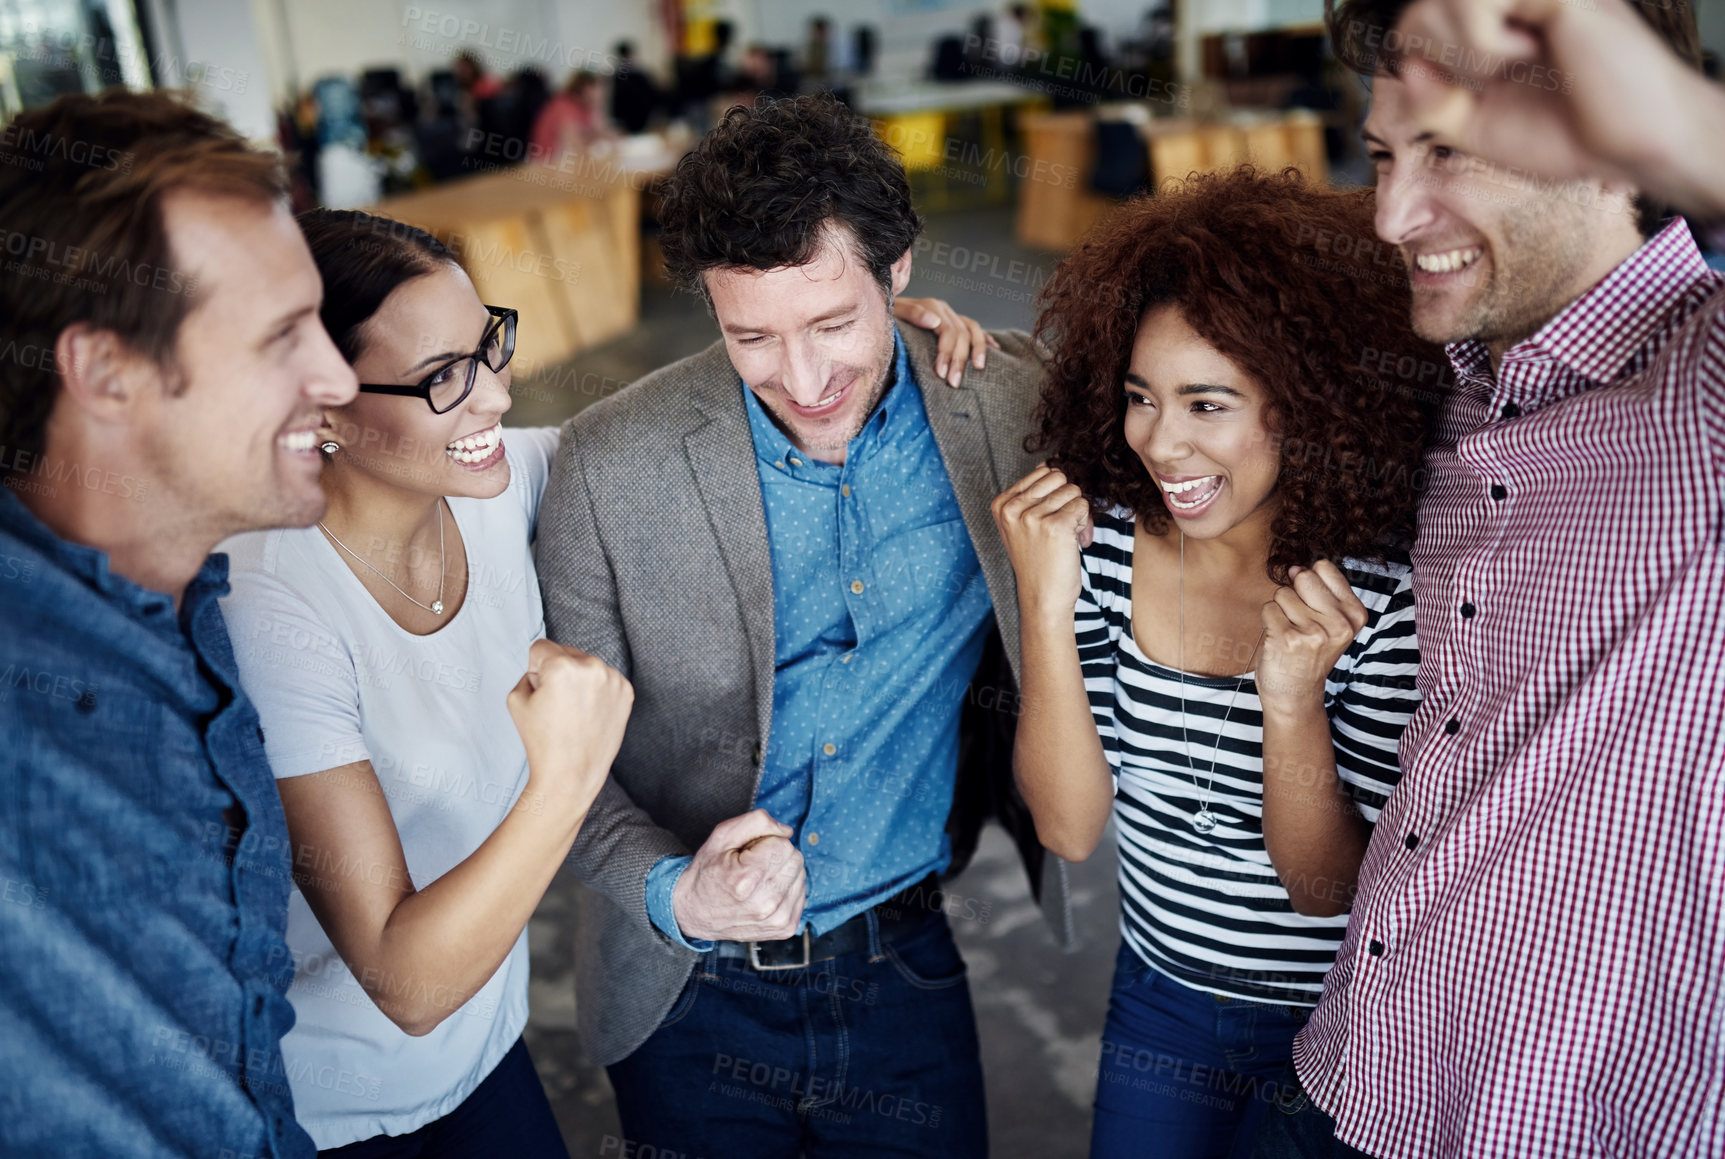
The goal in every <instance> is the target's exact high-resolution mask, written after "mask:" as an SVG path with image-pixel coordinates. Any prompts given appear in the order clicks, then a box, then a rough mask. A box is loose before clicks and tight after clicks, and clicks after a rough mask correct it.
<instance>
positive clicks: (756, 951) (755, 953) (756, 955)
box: [749, 926, 811, 971]
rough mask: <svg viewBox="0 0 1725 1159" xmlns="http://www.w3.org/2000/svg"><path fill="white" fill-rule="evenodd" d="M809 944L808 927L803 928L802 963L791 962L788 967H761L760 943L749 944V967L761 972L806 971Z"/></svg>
mask: <svg viewBox="0 0 1725 1159" xmlns="http://www.w3.org/2000/svg"><path fill="white" fill-rule="evenodd" d="M810 944H811V940H810V938H809V927H807V926H804V927H803V960H802V961H800V962H792V963H791V964H790V965H788V966H763V965H762V964H761V953H760V950H761V943H759V942H750V943H749V965H751V966H753V967H754V968H755V969H757V970H762V971H771V970H806V969H808V965H809V947H810Z"/></svg>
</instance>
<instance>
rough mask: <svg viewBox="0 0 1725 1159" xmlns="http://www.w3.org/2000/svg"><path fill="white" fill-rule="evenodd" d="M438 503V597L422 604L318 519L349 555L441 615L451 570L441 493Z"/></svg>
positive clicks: (396, 588)
mask: <svg viewBox="0 0 1725 1159" xmlns="http://www.w3.org/2000/svg"><path fill="white" fill-rule="evenodd" d="M437 503H438V507H437V555H438V561H439V564H438V570H437V598H436V599H435V600H432V601H431V602H430V603H429V604H422V603H420V602H419V601H418V600H416V599H414V598H413V597H412V596H410V595H408V594H407V593H406V592H401V587H400V585H399V584H397V583H396V582H395V581H394V580H392V579H390V578H389V577H388V576H386V575H384V574H383V573H382V572H381V571H378V570H377V568H375V567H372V565H371V563H370V562H368V561H367V560H366V558H365V556H363V555H361V554H359V552H357V551H355V550H354V549H353V548H351V547H349V546H348V545H347V544H345V543H343V542H342V541H341V540H339V539H336V537H335V532H333V531H331V530H330V529H329V528H327V527H324V525H323V521H322V520H321V519H320V520H319V521H318V526H319V527H320V528H322V529H323V533H324V534H325V535H327V536H329V538H330V540H331V542H333V543H334V544H335V545H336V546H337V547H339V548H341V549H342V550H343V551H345V552H347V553H348V554H349V555H351V556H353V558H355V559H357V560H359V562H361V563H363V564H365V566H366V567H369V568H371V570H372V571H373V572H375V573H376V574H377V577H378V578H379V579H381V580H382V581H383V582H384V583H386V584H388V585H389V586H390V587H392V588H394V589H395V590H396V591H398V592H401V594H402V596H403V598H405V599H406V600H408V601H409V602H410V603H412V604H414V605H415V606H417V607H421V608H424V609H425V610H426V611H428V612H430V613H432V614H433V615H436V616H441V615H442V614H443V580H444V576H446V575H447V574H448V572H449V556H448V554H447V553H446V552H445V551H444V549H443V497H442V496H441V495H440V496H438V498H437Z"/></svg>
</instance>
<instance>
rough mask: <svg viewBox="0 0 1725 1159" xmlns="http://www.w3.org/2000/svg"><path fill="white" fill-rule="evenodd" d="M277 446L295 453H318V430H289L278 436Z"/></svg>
mask: <svg viewBox="0 0 1725 1159" xmlns="http://www.w3.org/2000/svg"><path fill="white" fill-rule="evenodd" d="M276 446H278V447H280V448H281V449H282V450H284V451H286V452H288V453H289V454H293V455H313V454H316V453H317V431H316V429H315V428H313V429H308V430H303V431H288V432H287V433H285V434H280V435H277V436H276Z"/></svg>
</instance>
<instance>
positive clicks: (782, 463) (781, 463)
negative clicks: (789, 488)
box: [773, 459, 785, 471]
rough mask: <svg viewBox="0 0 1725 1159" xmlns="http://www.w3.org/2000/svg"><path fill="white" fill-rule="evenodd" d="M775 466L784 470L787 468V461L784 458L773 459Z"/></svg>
mask: <svg viewBox="0 0 1725 1159" xmlns="http://www.w3.org/2000/svg"><path fill="white" fill-rule="evenodd" d="M773 466H775V467H777V468H778V469H779V470H781V471H783V470H784V469H785V461H784V460H783V459H775V460H773Z"/></svg>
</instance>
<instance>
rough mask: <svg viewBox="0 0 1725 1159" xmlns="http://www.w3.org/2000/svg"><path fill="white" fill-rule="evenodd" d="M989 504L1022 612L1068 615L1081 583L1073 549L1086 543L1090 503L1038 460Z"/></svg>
mask: <svg viewBox="0 0 1725 1159" xmlns="http://www.w3.org/2000/svg"><path fill="white" fill-rule="evenodd" d="M991 509H992V510H993V512H994V524H995V526H996V527H998V528H999V529H1000V538H1001V541H1002V542H1003V543H1004V544H1005V545H1006V554H1007V556H1008V557H1009V558H1010V559H1011V560H1012V570H1013V571H1014V572H1015V573H1017V576H1018V604H1019V607H1020V608H1021V609H1022V610H1023V611H1024V613H1025V617H1026V618H1029V617H1030V616H1031V615H1042V614H1047V615H1060V616H1067V617H1070V616H1071V614H1072V608H1073V605H1074V604H1076V603H1077V602H1078V593H1079V591H1080V589H1081V587H1082V576H1081V566H1082V565H1081V563H1080V561H1079V557H1078V553H1079V551H1080V550H1081V549H1082V548H1085V547H1088V546H1090V537H1091V532H1092V525H1091V522H1090V503H1089V501H1088V500H1087V499H1085V498H1084V494H1083V492H1081V491H1080V490H1079V489H1078V486H1077V484H1075V483H1072V482H1070V481H1068V480H1067V478H1066V476H1065V475H1064V474H1063V473H1061V472H1060V471H1058V470H1056V469H1054V468H1053V467H1050V466H1048V464H1046V463H1042V464H1039V465H1038V466H1037V467H1036V469H1035V470H1033V471H1031V472H1030V474H1028V475H1026V476H1025V477H1024V478H1022V479H1020V480H1019V481H1018V482H1016V483H1014V484H1013V485H1012V486H1010V487H1008V488H1007V489H1006V490H1005V491H1002V492H1001V493H1000V494H999V495H997V496H995V499H994V503H993V504H992V507H991Z"/></svg>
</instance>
